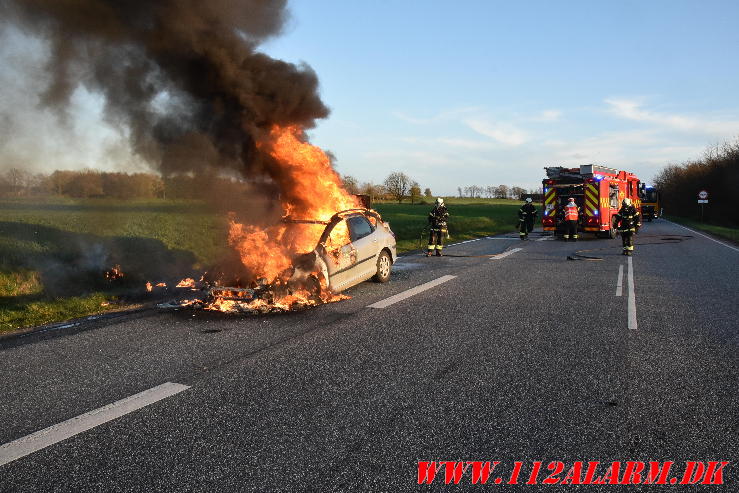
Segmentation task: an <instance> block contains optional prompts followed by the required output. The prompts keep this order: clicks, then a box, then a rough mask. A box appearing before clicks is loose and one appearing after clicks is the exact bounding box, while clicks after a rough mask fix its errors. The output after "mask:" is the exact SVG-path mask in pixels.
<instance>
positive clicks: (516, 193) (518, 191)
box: [511, 186, 526, 199]
mask: <svg viewBox="0 0 739 493" xmlns="http://www.w3.org/2000/svg"><path fill="white" fill-rule="evenodd" d="M525 193H526V189H525V188H522V187H518V186H513V187H511V196H513V198H514V199H521V197H522V196H523V195H524V194H525Z"/></svg>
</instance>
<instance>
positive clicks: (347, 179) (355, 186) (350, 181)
mask: <svg viewBox="0 0 739 493" xmlns="http://www.w3.org/2000/svg"><path fill="white" fill-rule="evenodd" d="M341 181H342V183H343V184H344V188H346V191H347V192H349V193H355V194H356V193H359V182H358V181H357V179H356V178H354V177H353V176H351V175H344V176H342V177H341Z"/></svg>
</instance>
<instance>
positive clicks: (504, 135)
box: [464, 119, 529, 147]
mask: <svg viewBox="0 0 739 493" xmlns="http://www.w3.org/2000/svg"><path fill="white" fill-rule="evenodd" d="M464 123H465V124H466V125H467V126H468V127H470V128H471V129H472V130H474V131H475V132H477V133H479V134H480V135H484V136H486V137H490V138H491V139H494V140H496V141H498V142H500V143H501V144H504V145H507V146H514V147H515V146H520V145H521V144H523V143H525V142H527V141H528V140H529V136H528V135H527V134H526V132H524V131H523V130H521V129H519V128H517V127H516V126H514V125H512V124H510V123H492V122H489V121H487V120H482V119H468V120H465V121H464Z"/></svg>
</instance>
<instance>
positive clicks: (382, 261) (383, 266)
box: [372, 250, 393, 282]
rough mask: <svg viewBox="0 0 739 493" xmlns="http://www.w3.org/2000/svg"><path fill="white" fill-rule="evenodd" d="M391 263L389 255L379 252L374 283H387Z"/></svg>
mask: <svg viewBox="0 0 739 493" xmlns="http://www.w3.org/2000/svg"><path fill="white" fill-rule="evenodd" d="M392 265H393V261H392V260H391V259H390V254H389V253H387V250H383V251H381V252H380V255H379V256H378V257H377V273H376V274H375V277H373V278H372V279H374V280H375V281H376V282H388V281H389V280H390V269H391V268H392Z"/></svg>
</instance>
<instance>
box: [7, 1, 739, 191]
mask: <svg viewBox="0 0 739 493" xmlns="http://www.w3.org/2000/svg"><path fill="white" fill-rule="evenodd" d="M289 8H290V11H291V17H290V19H289V21H288V23H287V25H286V26H285V29H284V32H283V33H282V35H281V36H278V37H275V38H273V39H270V40H269V41H267V42H266V43H265V44H263V45H262V46H261V48H260V49H261V50H262V51H264V52H266V53H268V54H269V55H271V56H274V57H276V58H280V59H284V60H287V61H290V62H294V63H302V62H305V63H307V64H308V65H310V66H311V67H313V69H314V70H315V71H316V73H317V74H318V77H319V80H320V82H321V95H322V98H323V99H324V101H325V102H326V104H327V105H328V106H329V107H330V108H331V109H332V114H331V116H330V117H329V118H328V119H326V120H323V121H320V122H319V125H318V126H317V127H316V128H315V129H313V130H311V132H310V135H311V138H312V141H313V143H315V144H317V145H319V146H321V147H322V148H324V149H327V150H330V151H332V152H333V153H334V154H335V155H336V157H337V166H338V171H339V172H340V173H342V174H350V175H353V176H355V177H357V178H358V179H359V180H360V181H373V182H382V181H383V180H384V178H385V177H386V176H387V175H388V174H389V173H390V172H392V171H404V172H406V173H407V174H409V175H410V176H411V177H413V178H414V179H416V180H418V181H419V182H420V184H421V186H422V187H430V188H431V189H432V191H433V192H434V193H435V194H444V195H449V194H455V193H456V189H457V187H458V186H462V187H464V186H467V185H475V184H476V185H481V186H487V185H498V184H508V185H521V186H524V187H527V188H533V187H536V186H538V185H539V184H540V183H541V179H542V178H543V175H544V173H543V169H542V168H543V167H544V166H547V165H572V166H576V165H579V164H584V163H591V162H594V163H599V164H603V165H606V166H612V167H617V168H620V169H626V170H629V171H633V172H636V173H637V174H639V176H640V177H642V178H643V179H644V180H646V181H650V180H651V179H652V177H653V176H654V174H655V173H656V172H657V171H658V170H659V169H660V168H662V167H663V166H664V165H666V164H668V163H671V162H673V163H674V162H682V161H685V160H687V159H691V158H696V157H699V156H700V155H701V153H702V152H703V150H704V149H705V148H706V147H707V146H709V145H712V144H716V143H720V142H723V141H726V140H730V139H733V138H736V136H738V135H739V91H737V88H739V64H738V63H736V53H739V29H737V28H736V22H737V20H739V1H735V0H731V1H729V0H727V1H711V0H708V1H697V0H696V1H678V0H672V1H653V0H651V1H650V0H642V1H615V0H612V1H595V0H591V1H587V2H586V1H564V0H561V1H512V0H511V1H508V2H502V1H493V0H490V1H472V0H469V1H465V0H459V1H454V2H451V1H438V0H424V1H421V0H405V1H401V0H396V1H389V0H372V1H369V0H290V2H289ZM0 34H1V33H0ZM4 36H5V38H4V39H2V40H0V41H1V42H0V66H3V67H4V69H2V70H0V87H3V90H2V91H0V109H4V108H5V109H10V110H11V111H13V113H14V121H13V125H14V126H15V130H16V132H15V135H14V137H13V138H12V139H9V138H7V135H9V132H5V131H2V129H3V125H6V124H7V123H6V122H4V121H0V147H3V148H4V156H5V157H6V158H7V157H8V156H9V158H8V159H6V162H5V163H4V164H5V165H8V164H10V165H12V164H13V162H14V161H13V156H15V160H16V161H17V162H18V163H28V162H35V163H36V168H37V169H39V170H41V169H44V168H45V167H46V168H48V167H49V166H53V167H59V168H79V167H97V168H105V169H124V170H131V169H132V168H136V167H138V168H141V169H145V164H144V163H142V162H140V160H137V159H136V157H134V156H131V154H130V149H128V148H127V145H126V142H125V139H123V140H122V139H121V138H120V134H119V130H116V129H112V128H110V127H108V126H107V125H106V124H105V123H103V122H102V119H101V118H102V116H101V110H100V108H101V103H102V101H101V100H100V98H99V96H95V95H92V94H89V93H86V92H85V91H84V90H83V89H80V90H78V91H77V93H76V94H75V97H74V100H73V103H74V104H73V106H72V108H71V109H70V111H69V113H70V122H71V123H72V124H71V125H70V126H67V127H64V128H61V127H59V125H58V122H57V121H56V120H55V118H54V117H53V115H51V114H50V113H49V112H48V111H47V112H46V113H43V112H41V111H40V110H39V108H38V105H37V99H36V98H37V96H36V95H35V94H37V92H38V91H40V90H41V89H42V87H43V81H42V80H28V78H24V77H21V76H19V74H21V73H23V71H24V70H26V69H27V70H29V71H34V70H36V69H38V67H40V66H41V65H42V64H43V61H44V58H43V53H44V49H43V46H42V45H41V44H40V43H39V42H38V41H37V40H36V41H34V40H32V39H30V38H27V37H26V38H24V37H22V36H20V35H19V34H18V33H17V32H16V33H12V32H11V33H10V34H7V33H6V34H5V35H4ZM3 46H5V48H3ZM36 86H37V87H36ZM24 110H25V111H24ZM3 134H4V135H3ZM38 135H44V137H45V138H44V139H43V140H42V141H40V140H39V139H38ZM71 143H73V144H71ZM29 153H32V154H33V156H30V155H29Z"/></svg>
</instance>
